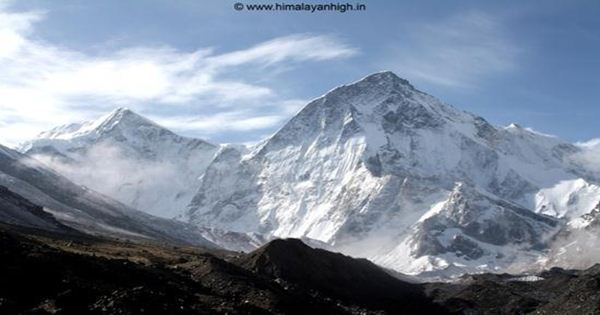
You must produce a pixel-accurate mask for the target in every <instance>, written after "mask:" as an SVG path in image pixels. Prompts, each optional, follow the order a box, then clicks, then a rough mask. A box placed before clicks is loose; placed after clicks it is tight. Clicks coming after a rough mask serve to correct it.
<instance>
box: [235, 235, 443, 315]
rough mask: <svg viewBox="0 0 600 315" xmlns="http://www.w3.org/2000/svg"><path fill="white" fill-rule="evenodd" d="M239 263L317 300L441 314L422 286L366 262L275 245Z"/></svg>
mask: <svg viewBox="0 0 600 315" xmlns="http://www.w3.org/2000/svg"><path fill="white" fill-rule="evenodd" d="M236 262H237V263H238V264H239V265H240V266H242V267H243V268H245V269H247V270H251V271H253V272H255V273H256V274H259V275H262V276H265V277H267V278H270V279H273V280H275V281H276V282H278V283H281V284H283V285H284V286H285V287H293V288H296V289H300V290H303V291H306V292H310V293H311V294H313V295H316V296H323V297H327V298H331V299H335V300H339V301H340V302H341V303H342V304H346V305H355V306H357V307H359V308H364V309H369V310H377V311H381V312H384V313H389V314H439V313H443V311H442V309H441V308H439V307H437V306H436V305H434V304H433V303H432V302H431V301H430V300H429V298H427V297H426V296H425V294H424V293H423V290H422V288H421V287H420V286H419V285H417V284H412V283H407V282H404V281H400V280H398V279H396V278H394V277H392V276H390V275H389V274H388V273H387V272H385V271H384V270H383V269H381V268H380V267H378V266H377V265H375V264H373V263H372V262H370V261H368V260H366V259H354V258H351V257H348V256H345V255H342V254H339V253H332V252H329V251H326V250H322V249H314V248H311V247H309V246H307V245H305V244H304V243H302V241H300V240H298V239H280V240H274V241H272V242H270V243H268V244H266V245H264V246H263V247H261V248H259V249H257V250H255V251H254V252H252V253H250V254H248V255H245V256H242V257H240V258H239V259H237V260H236Z"/></svg>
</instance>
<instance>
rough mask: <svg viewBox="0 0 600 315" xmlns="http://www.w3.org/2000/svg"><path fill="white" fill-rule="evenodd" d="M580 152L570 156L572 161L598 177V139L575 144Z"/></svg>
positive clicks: (599, 159) (599, 153) (599, 151)
mask: <svg viewBox="0 0 600 315" xmlns="http://www.w3.org/2000/svg"><path fill="white" fill-rule="evenodd" d="M576 145H577V146H578V147H580V148H581V149H582V150H581V152H579V153H576V154H575V155H573V156H572V158H573V159H574V161H575V162H576V163H578V164H580V165H582V166H583V167H585V168H586V169H588V170H590V171H592V172H594V173H595V174H596V175H597V176H600V138H597V139H591V140H589V141H585V142H578V143H576Z"/></svg>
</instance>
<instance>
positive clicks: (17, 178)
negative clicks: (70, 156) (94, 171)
mask: <svg viewBox="0 0 600 315" xmlns="http://www.w3.org/2000/svg"><path fill="white" fill-rule="evenodd" d="M0 185H1V186H4V187H6V188H7V189H9V190H10V191H11V192H12V193H14V194H18V195H20V196H22V197H23V198H25V199H27V200H28V201H29V202H30V203H32V204H35V205H39V206H41V207H43V208H44V209H43V210H44V211H46V212H49V213H51V214H53V215H54V217H55V218H56V219H57V220H59V221H60V222H61V223H62V224H65V225H68V226H70V227H72V228H75V229H77V230H80V231H82V232H85V233H90V234H100V235H107V236H110V237H125V238H132V239H146V240H155V241H167V242H176V243H185V244H196V245H201V246H209V247H216V246H215V245H214V244H213V243H212V242H209V241H207V240H206V239H204V238H203V237H202V236H201V232H200V231H199V230H198V229H197V228H196V227H193V226H190V225H186V224H184V223H179V222H175V221H172V220H166V219H161V218H157V217H153V216H151V215H148V214H145V213H143V212H140V211H137V210H134V209H132V208H129V207H127V206H125V205H123V204H121V203H118V202H116V201H114V200H112V199H110V198H108V197H106V196H103V195H101V194H99V193H96V192H94V191H92V190H90V189H87V188H85V187H82V186H79V185H76V184H74V183H73V182H71V181H69V180H68V179H66V178H64V177H62V176H61V175H59V174H57V173H55V172H54V171H52V170H50V169H48V168H47V167H46V166H45V165H44V164H42V163H40V162H38V161H36V160H35V159H32V158H30V157H28V156H26V155H23V154H20V153H18V152H16V151H14V150H11V149H8V148H6V147H3V146H0ZM8 211H11V210H10V208H3V209H2V212H4V214H8ZM7 223H11V222H7ZM17 223H19V222H17ZM25 223H27V222H25ZM29 224H33V222H29Z"/></svg>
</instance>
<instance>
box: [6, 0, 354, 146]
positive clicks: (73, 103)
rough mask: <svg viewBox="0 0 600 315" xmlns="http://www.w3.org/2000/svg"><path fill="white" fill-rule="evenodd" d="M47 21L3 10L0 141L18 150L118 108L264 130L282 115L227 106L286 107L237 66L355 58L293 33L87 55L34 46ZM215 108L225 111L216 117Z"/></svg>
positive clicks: (339, 45) (338, 46) (193, 124)
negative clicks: (234, 43) (41, 135)
mask: <svg viewBox="0 0 600 315" xmlns="http://www.w3.org/2000/svg"><path fill="white" fill-rule="evenodd" d="M44 17H45V15H44V14H43V13H40V12H25V13H21V12H18V13H15V12H9V11H7V9H6V4H4V5H0V43H2V44H1V45H0V142H4V143H9V144H15V143H16V142H18V141H21V140H23V139H26V138H30V137H32V136H34V134H36V133H37V132H39V131H40V129H46V128H49V127H51V126H53V125H56V124H58V123H67V122H71V121H73V120H83V119H89V118H92V115H97V114H98V113H99V112H103V111H107V110H109V109H110V107H113V106H114V105H115V104H119V105H121V104H126V105H127V106H130V107H134V108H136V107H137V108H140V107H143V106H149V105H144V104H153V105H156V104H168V105H177V106H184V107H185V106H188V107H189V105H190V103H194V106H196V107H198V106H199V105H198V104H202V103H204V104H205V105H204V106H209V107H210V109H211V111H212V112H213V114H211V115H210V116H200V117H196V118H194V119H191V120H189V125H187V126H182V125H179V127H180V128H181V127H184V128H199V129H201V128H214V127H215V126H221V124H217V123H212V122H211V119H214V121H218V120H219V119H221V120H223V119H226V120H227V121H229V122H231V123H232V124H233V125H231V124H230V125H231V126H233V127H234V128H238V130H252V129H262V128H266V127H267V126H271V125H272V124H274V123H275V121H276V120H277V121H281V118H278V119H276V118H275V116H277V117H279V115H281V113H276V114H273V115H272V116H273V117H271V118H269V115H259V113H257V112H252V111H251V110H250V109H248V110H246V111H243V112H240V111H236V110H235V109H233V108H232V106H229V107H228V106H225V105H227V104H230V105H231V104H234V103H235V104H238V105H239V104H244V103H245V102H248V103H251V102H254V103H257V102H262V101H263V100H265V99H268V100H269V103H271V104H273V103H275V102H280V103H283V102H285V101H286V100H285V99H281V96H279V95H277V93H276V92H275V91H273V90H272V89H271V88H270V87H269V86H264V85H260V84H257V83H253V82H247V81H245V80H244V79H242V78H241V76H233V75H231V74H232V73H236V70H238V68H239V67H242V66H243V67H255V68H259V69H263V70H264V69H265V68H273V69H274V70H273V71H276V69H275V68H277V67H278V66H281V67H289V66H290V64H294V63H296V62H307V61H322V60H330V59H336V58H345V57H350V56H352V55H354V54H355V53H356V49H354V48H352V47H350V46H348V45H347V44H345V43H343V42H342V41H340V40H339V39H338V38H336V37H333V36H329V35H311V34H294V35H290V36H285V37H280V38H275V39H272V40H269V41H266V42H263V43H259V44H257V45H255V46H252V47H249V48H247V49H241V50H237V51H230V52H226V53H215V49H212V48H202V49H198V50H196V51H192V52H186V51H180V50H177V49H174V48H172V47H168V46H164V47H131V48H127V49H122V50H118V51H115V52H111V53H108V54H105V55H90V54H86V53H83V52H81V51H75V50H72V49H67V48H64V47H61V46H58V45H54V44H52V43H48V42H44V41H41V40H39V39H37V38H36V37H35V26H36V22H38V21H40V20H42V19H43V18H44ZM231 77H234V78H235V79H231ZM226 78H227V79H226ZM203 100H206V101H205V102H200V101H203ZM200 106H201V105H200ZM215 108H218V109H219V108H220V109H219V110H218V111H217V112H215ZM258 117H262V118H258ZM163 120H166V119H163ZM184 122H185V121H180V123H184Z"/></svg>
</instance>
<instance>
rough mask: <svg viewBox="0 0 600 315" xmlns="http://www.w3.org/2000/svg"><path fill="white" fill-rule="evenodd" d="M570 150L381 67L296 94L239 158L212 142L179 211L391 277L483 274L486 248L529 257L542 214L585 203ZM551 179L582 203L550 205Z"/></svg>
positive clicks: (512, 257)
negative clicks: (362, 262)
mask: <svg viewBox="0 0 600 315" xmlns="http://www.w3.org/2000/svg"><path fill="white" fill-rule="evenodd" d="M579 150H580V149H579V148H577V147H576V146H573V145H571V144H568V143H565V142H562V141H560V140H559V139H557V138H555V137H552V136H547V135H543V134H540V133H536V132H534V131H532V130H528V129H525V128H521V127H519V126H517V125H512V126H509V127H506V128H497V127H494V126H492V125H491V124H489V123H488V122H487V121H485V119H483V118H481V117H478V116H475V115H472V114H469V113H466V112H462V111H459V110H457V109H455V108H453V107H451V106H449V105H446V104H443V103H442V102H440V101H439V100H437V99H435V98H433V97H431V96H429V95H427V94H425V93H423V92H421V91H418V90H416V89H415V88H414V87H413V86H412V85H410V84H409V83H408V82H407V81H406V80H403V79H400V78H398V77H397V76H396V75H394V74H393V73H391V72H382V73H377V74H374V75H371V76H368V77H366V78H364V79H362V80H360V81H358V82H355V83H353V84H350V85H345V86H341V87H338V88H335V89H333V90H331V91H330V92H328V93H327V94H326V95H324V96H322V97H319V98H317V99H315V100H314V101H312V102H310V103H309V104H308V105H307V106H306V107H305V108H304V109H303V110H301V111H300V112H299V113H298V114H297V115H296V116H295V117H294V118H292V119H291V120H290V121H289V122H288V123H287V124H286V125H285V126H283V127H282V128H281V129H280V130H279V131H278V132H277V133H275V134H274V135H273V136H272V137H270V138H269V139H267V140H266V141H264V142H262V143H261V144H260V145H259V146H258V147H256V148H255V149H254V150H252V151H251V152H249V153H242V152H236V151H235V150H231V149H230V150H224V151H221V152H220V153H219V154H218V155H217V158H216V159H215V161H213V162H212V163H211V165H209V166H208V169H207V172H206V173H205V174H204V176H203V178H202V182H203V183H202V185H201V188H200V189H199V191H198V194H197V195H196V197H195V198H194V199H193V200H192V202H191V203H190V205H189V206H188V208H187V212H186V218H187V219H188V220H190V221H191V222H193V223H195V224H198V225H210V226H215V227H217V228H220V229H224V230H233V231H236V232H243V233H248V232H257V233H261V234H263V235H265V236H266V237H267V238H269V237H273V236H281V237H307V238H312V239H316V240H318V241H321V242H326V243H328V244H329V245H332V246H334V247H335V248H337V249H339V250H341V251H343V252H346V253H350V254H353V255H356V256H363V257H368V258H372V259H375V261H377V262H380V263H383V264H385V265H386V266H388V267H391V268H395V269H397V270H400V271H404V272H422V271H426V270H437V269H443V268H447V267H449V266H452V265H454V266H458V265H460V266H466V267H464V268H467V269H469V270H475V269H477V268H483V269H485V268H487V269H488V270H490V269H493V267H494V266H493V260H494V259H495V257H505V258H504V260H502V261H503V262H504V265H505V266H506V265H507V264H509V263H512V262H514V261H518V260H519V257H524V256H528V257H535V255H533V254H528V253H531V252H532V248H538V249H539V248H541V246H542V245H541V244H542V243H543V242H544V241H545V240H546V237H547V235H548V234H552V233H556V230H557V228H555V226H556V225H557V224H558V223H557V221H556V220H552V219H550V218H548V217H547V216H545V214H548V215H552V216H559V217H566V218H570V217H576V216H578V215H580V214H581V213H583V212H585V211H589V209H586V207H587V206H588V204H589V202H592V201H593V200H594V198H597V197H598V195H597V192H596V189H597V187H598V186H597V183H596V182H594V181H593V180H592V179H590V178H587V179H581V178H580V177H579V174H580V173H581V172H580V171H579V170H577V169H575V168H574V167H572V165H571V164H570V163H569V157H570V156H571V155H572V154H575V153H577V152H578V151H579ZM564 181H567V182H571V181H576V182H577V183H579V184H577V185H571V186H569V187H570V188H571V190H570V191H571V192H573V194H575V195H578V196H580V195H581V194H580V192H584V193H585V195H586V197H585V198H584V199H585V200H586V201H585V202H584V201H581V202H575V203H573V202H571V203H569V202H566V203H565V202H559V201H556V200H555V198H554V197H552V196H554V195H555V193H554V192H555V191H559V192H558V193H560V194H562V192H563V191H564V190H563V189H562V188H559V189H556V188H555V187H556V185H559V183H561V182H564ZM581 181H584V182H585V183H582V182H581ZM457 183H462V184H461V186H460V187H468V190H467V191H470V192H469V193H464V192H463V190H464V189H467V188H463V189H462V190H460V191H461V193H457V191H456V185H457ZM583 186H585V187H586V188H585V189H583V188H582V189H577V187H583ZM458 196H461V197H460V198H459V197H458ZM540 196H545V199H544V198H541V197H540ZM542 200H545V201H542ZM549 204H552V207H553V209H554V211H555V212H552V213H551V212H549V211H546V210H545V209H547V208H548V207H549V206H548V205H549ZM536 212H537V213H540V214H541V215H537V214H535V213H536ZM424 217H425V219H424ZM517 230H518V231H517ZM493 235H496V236H493ZM399 244H400V245H399ZM402 244H404V245H402ZM432 248H433V250H431V249H432ZM400 253H401V255H400ZM538 254H539V253H538ZM499 261H500V260H499ZM415 264H416V265H415ZM490 264H491V265H490ZM481 266H487V267H481ZM461 268H462V267H461ZM459 269H460V268H459ZM453 270H454V269H453ZM460 270H463V269H460Z"/></svg>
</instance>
